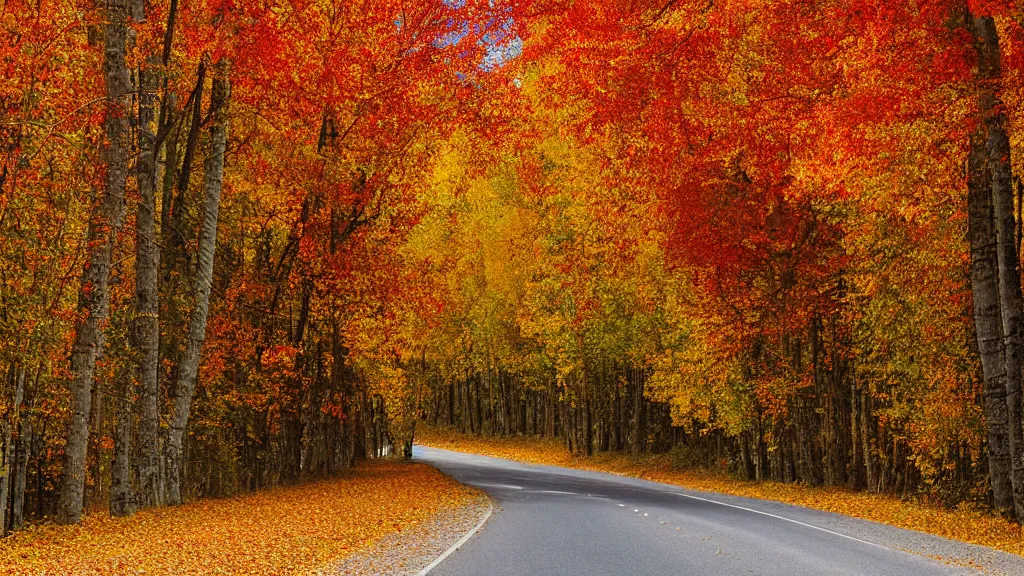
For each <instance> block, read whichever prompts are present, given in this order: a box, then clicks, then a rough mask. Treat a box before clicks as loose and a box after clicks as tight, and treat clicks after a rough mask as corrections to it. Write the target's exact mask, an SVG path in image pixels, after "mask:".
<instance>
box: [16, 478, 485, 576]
mask: <svg viewBox="0 0 1024 576" xmlns="http://www.w3.org/2000/svg"><path fill="white" fill-rule="evenodd" d="M478 497H479V493H478V492H476V491H475V490H473V489H471V488H467V487H465V486H462V485H460V484H459V483H457V482H455V481H454V480H452V479H450V478H448V477H446V476H444V475H443V474H441V473H440V472H438V471H437V470H435V469H433V468H431V467H429V466H425V465H421V464H409V463H399V462H368V463H365V464H360V465H359V466H358V467H357V468H356V469H355V470H354V471H352V472H350V473H349V474H346V475H345V476H344V477H341V478H337V479H332V480H326V481H322V482H316V483H312V484H306V485H302V486H296V487H288V488H280V489H276V490H269V491H266V492H260V493H256V494H249V495H245V496H239V497H235V498H229V499H222V500H202V501H198V502H193V503H190V504H186V505H184V506H179V507H174V508H159V509H151V510H144V511H141V512H139V513H138V514H136V515H135V516H133V517H131V518H124V519H115V518H111V517H110V516H108V515H106V514H92V515H89V516H88V517H87V518H86V520H85V522H84V524H83V525H82V526H71V527H62V526H50V525H41V526H36V527H33V528H30V529H29V530H27V531H25V532H21V533H19V534H16V535H14V536H12V537H10V538H8V539H6V540H0V573H2V574H3V575H4V576H15V575H29V574H31V575H42V574H46V575H47V576H56V575H65V574H67V575H71V574H73V575H93V574H96V575H101V574H102V575H108V574H109V575H113V574H117V575H122V574H124V575H129V574H132V575H134V574H146V575H147V576H152V575H158V574H174V575H185V574H254V575H255V574H275V575H277V574H281V575H284V574H316V573H318V572H319V571H320V570H322V569H324V568H326V567H329V566H334V565H336V564H337V563H338V561H340V560H341V559H343V558H345V557H346V556H348V555H349V554H352V553H354V552H356V551H358V550H360V549H362V548H364V547H366V546H369V545H371V544H373V543H374V542H376V541H377V540H379V539H380V538H382V537H384V536H386V535H388V534H392V533H394V532H397V531H401V530H407V529H409V528H411V527H413V526H416V525H418V524H419V523H421V522H423V521H424V520H426V519H428V518H431V517H432V516H433V515H434V514H436V513H438V512H439V511H442V510H445V509H449V508H453V507H458V506H462V505H463V504H465V503H467V502H469V501H470V500H471V499H473V498H478Z"/></svg>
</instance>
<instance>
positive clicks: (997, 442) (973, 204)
mask: <svg viewBox="0 0 1024 576" xmlns="http://www.w3.org/2000/svg"><path fill="white" fill-rule="evenodd" d="M967 215H968V219H967V224H968V231H967V236H968V240H969V242H970V245H971V292H972V294H973V296H974V326H975V331H976V334H977V339H978V355H979V356H980V358H981V370H982V377H983V378H984V380H985V402H984V410H985V419H986V420H987V421H988V466H989V481H990V483H991V486H992V495H993V504H994V506H995V508H996V509H997V510H1000V511H1002V512H1004V513H1005V512H1008V511H1010V510H1011V509H1012V508H1013V487H1012V485H1011V481H1010V468H1011V466H1010V439H1009V431H1008V430H1007V404H1006V384H1005V383H1006V365H1005V364H1004V362H1003V344H1004V341H1003V327H1002V312H1001V310H1000V306H999V287H998V277H997V268H996V266H997V260H998V257H997V255H996V232H995V222H994V221H993V214H992V194H991V193H990V186H989V170H988V153H987V152H986V150H985V146H984V128H983V127H979V129H978V130H977V131H976V132H975V134H974V135H973V136H972V137H971V147H970V155H969V157H968V177H967ZM870 483H871V479H870V468H869V488H873V486H871V485H870Z"/></svg>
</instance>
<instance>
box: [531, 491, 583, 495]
mask: <svg viewBox="0 0 1024 576" xmlns="http://www.w3.org/2000/svg"><path fill="white" fill-rule="evenodd" d="M529 493H530V494H563V495H565V496H576V493H575V492H562V491H561V490H530V491H529Z"/></svg>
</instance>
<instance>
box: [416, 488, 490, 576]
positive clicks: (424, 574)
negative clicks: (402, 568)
mask: <svg viewBox="0 0 1024 576" xmlns="http://www.w3.org/2000/svg"><path fill="white" fill-rule="evenodd" d="M493 511H494V506H493V505H492V504H488V505H487V512H486V513H485V514H484V517H483V518H481V519H480V521H479V522H477V524H476V526H474V527H473V529H472V530H470V531H469V532H466V533H465V534H464V535H463V536H462V538H459V541H458V542H456V543H455V544H452V547H451V548H449V549H447V550H445V551H444V554H441V555H440V556H438V557H437V558H436V559H434V561H433V562H431V563H430V564H429V565H427V567H426V568H424V569H423V570H420V571H419V572H417V573H416V576H427V574H430V571H431V570H433V569H434V568H437V565H438V564H440V563H441V562H443V561H444V559H445V558H447V557H448V556H450V555H451V554H452V553H453V552H455V551H456V550H458V549H459V548H461V547H462V545H463V544H465V543H466V542H469V539H470V538H472V537H473V535H474V534H476V533H477V531H478V530H480V529H481V528H483V527H484V523H486V522H487V520H488V519H489V518H490V517H491V512H493Z"/></svg>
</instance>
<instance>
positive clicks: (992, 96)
mask: <svg viewBox="0 0 1024 576" xmlns="http://www.w3.org/2000/svg"><path fill="white" fill-rule="evenodd" d="M974 39H975V48H976V49H977V53H978V108H979V112H980V114H981V117H982V118H983V119H984V126H985V130H986V132H987V138H986V141H985V148H986V152H987V153H988V169H989V178H990V186H991V189H992V206H993V212H994V216H995V224H996V226H995V228H996V240H997V244H996V254H997V256H998V261H999V298H1000V309H1001V312H1002V324H1003V342H1004V352H1003V361H1004V363H1005V365H1006V404H1007V426H1008V429H1009V436H1010V460H1011V466H1012V471H1011V475H1010V479H1011V481H1012V484H1013V502H1014V508H1015V512H1016V514H1017V517H1018V518H1024V427H1022V422H1021V357H1022V355H1024V347H1022V342H1021V316H1022V307H1024V302H1022V300H1024V298H1022V296H1021V289H1020V269H1019V262H1018V254H1017V242H1016V233H1017V222H1016V218H1015V217H1014V212H1013V210H1014V206H1013V200H1014V199H1013V170H1012V168H1011V164H1010V138H1009V137H1008V135H1007V132H1006V129H1007V119H1006V109H1005V106H1003V103H1002V100H1001V98H1000V92H1001V90H1002V70H1001V54H1000V48H999V35H998V32H997V31H996V25H995V21H993V19H992V18H989V17H985V18H975V19H974Z"/></svg>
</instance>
